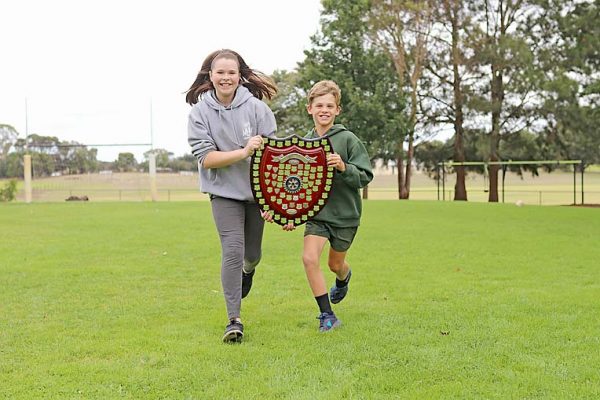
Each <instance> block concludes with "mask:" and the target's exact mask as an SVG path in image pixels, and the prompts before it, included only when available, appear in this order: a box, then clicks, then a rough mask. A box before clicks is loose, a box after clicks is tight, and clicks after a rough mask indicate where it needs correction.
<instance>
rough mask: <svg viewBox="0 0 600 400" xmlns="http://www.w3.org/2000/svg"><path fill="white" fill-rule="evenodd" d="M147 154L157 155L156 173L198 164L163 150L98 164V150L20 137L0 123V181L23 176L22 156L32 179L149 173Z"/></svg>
mask: <svg viewBox="0 0 600 400" xmlns="http://www.w3.org/2000/svg"><path fill="white" fill-rule="evenodd" d="M150 153H154V154H155V155H156V167H157V170H159V171H161V170H162V171H173V172H178V171H194V170H196V168H197V162H196V160H195V158H194V157H193V156H192V155H191V154H186V155H183V156H181V157H174V156H173V153H171V152H169V151H168V150H165V149H152V150H148V151H146V152H145V153H144V155H143V156H144V160H141V161H139V162H138V160H136V158H135V156H134V154H133V153H130V152H122V153H119V154H118V156H117V158H116V159H115V160H114V161H108V162H107V161H99V160H98V159H97V154H98V150H97V149H95V148H88V147H87V146H85V145H83V144H81V143H78V142H76V141H64V140H60V139H58V138H57V137H56V136H43V135H38V134H31V135H29V136H27V138H19V134H18V132H17V131H16V129H15V128H14V127H12V126H10V125H6V124H0V178H21V177H23V156H24V155H25V154H30V155H31V160H32V169H33V171H32V173H33V176H34V177H46V176H52V175H54V174H60V175H73V174H85V173H93V172H99V171H103V170H109V171H115V172H134V171H136V172H137V171H148V159H149V156H150Z"/></svg>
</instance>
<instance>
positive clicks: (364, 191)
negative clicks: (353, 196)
mask: <svg viewBox="0 0 600 400" xmlns="http://www.w3.org/2000/svg"><path fill="white" fill-rule="evenodd" d="M362 198H363V200H367V199H368V198H369V185H367V186H365V187H364V188H363V189H362Z"/></svg>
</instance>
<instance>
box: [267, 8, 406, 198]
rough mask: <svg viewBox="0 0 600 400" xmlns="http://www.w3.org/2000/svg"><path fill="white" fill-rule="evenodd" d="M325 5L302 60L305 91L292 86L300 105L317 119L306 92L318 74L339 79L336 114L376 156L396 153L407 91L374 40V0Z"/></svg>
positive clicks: (299, 83) (301, 79) (390, 156)
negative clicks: (370, 27) (371, 28)
mask: <svg viewBox="0 0 600 400" xmlns="http://www.w3.org/2000/svg"><path fill="white" fill-rule="evenodd" d="M322 5H323V10H322V13H321V29H320V31H319V32H318V33H317V34H315V35H314V36H313V37H312V38H311V42H312V46H311V48H310V49H309V50H307V51H305V59H304V61H303V62H302V63H300V64H299V66H298V71H297V73H298V76H297V81H296V85H297V87H299V88H301V91H300V92H298V91H292V97H293V98H295V99H296V100H297V104H299V106H298V107H297V108H296V110H297V111H298V112H299V113H303V114H304V118H305V121H308V122H309V124H312V121H310V118H309V116H308V114H307V113H306V110H305V109H304V106H305V105H306V92H307V91H308V90H309V89H310V87H311V86H312V85H313V84H314V83H316V82H317V81H319V80H323V79H331V80H334V81H335V82H336V83H337V84H338V85H339V86H340V89H341V91H342V113H341V114H340V116H339V117H338V118H337V119H336V120H337V121H338V122H340V123H343V124H345V125H346V126H347V127H348V129H350V130H351V131H353V132H354V133H355V134H356V135H357V136H358V137H359V138H360V139H361V140H362V141H363V142H364V143H365V146H366V147H367V150H368V151H369V155H370V156H371V160H372V161H374V160H375V159H382V160H383V161H384V162H387V161H388V160H390V159H397V158H398V157H399V155H398V151H400V150H401V144H402V132H404V131H405V129H406V128H405V127H406V123H407V121H406V117H405V113H404V110H405V100H404V94H403V93H402V91H401V90H400V87H399V86H398V82H397V80H396V78H395V71H394V67H393V64H392V63H391V61H390V59H389V58H388V57H387V56H386V55H385V54H384V53H383V52H382V51H381V50H380V49H379V48H378V47H376V46H374V44H373V43H372V42H371V41H370V38H369V34H368V33H369V31H368V25H367V22H368V20H367V16H368V13H369V10H370V2H369V1H368V0H345V1H344V0H324V1H323V2H322ZM275 112H276V115H277V111H275ZM366 193H368V190H364V191H363V195H365V196H366Z"/></svg>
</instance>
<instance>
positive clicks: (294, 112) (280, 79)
mask: <svg viewBox="0 0 600 400" xmlns="http://www.w3.org/2000/svg"><path fill="white" fill-rule="evenodd" d="M271 78H273V80H274V81H275V84H276V85H277V95H275V97H274V98H273V99H271V100H270V101H268V104H269V107H270V108H271V109H272V110H273V114H274V115H275V119H276V120H277V136H278V137H287V136H290V135H292V134H297V135H300V136H302V135H303V134H305V133H306V132H308V131H309V130H310V128H311V121H310V119H308V118H306V108H305V105H306V91H305V90H304V89H302V88H301V83H300V75H299V73H298V72H297V71H280V70H277V71H275V72H273V75H272V76H271Z"/></svg>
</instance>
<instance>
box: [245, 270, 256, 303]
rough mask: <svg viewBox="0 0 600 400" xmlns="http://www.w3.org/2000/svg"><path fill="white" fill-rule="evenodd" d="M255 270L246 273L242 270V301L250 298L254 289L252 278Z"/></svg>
mask: <svg viewBox="0 0 600 400" xmlns="http://www.w3.org/2000/svg"><path fill="white" fill-rule="evenodd" d="M255 272H256V270H255V269H253V270H252V272H249V273H245V272H244V270H243V269H242V299H243V298H244V297H246V296H248V293H250V289H252V278H253V277H254V273H255Z"/></svg>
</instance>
